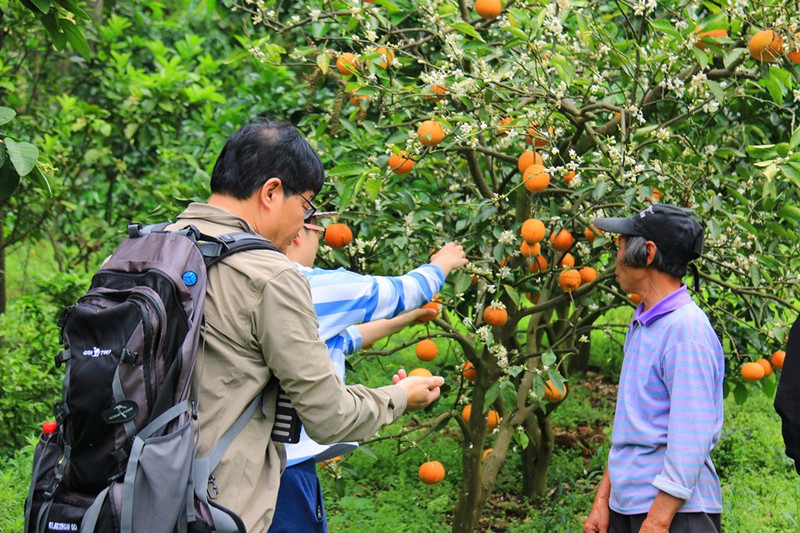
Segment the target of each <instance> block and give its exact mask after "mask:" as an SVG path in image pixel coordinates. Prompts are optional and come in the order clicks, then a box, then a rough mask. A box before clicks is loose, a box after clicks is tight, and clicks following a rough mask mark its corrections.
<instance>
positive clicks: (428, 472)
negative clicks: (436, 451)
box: [417, 461, 445, 485]
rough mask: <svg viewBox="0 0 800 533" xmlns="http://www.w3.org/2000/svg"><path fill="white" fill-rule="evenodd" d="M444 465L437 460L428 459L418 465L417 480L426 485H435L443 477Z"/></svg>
mask: <svg viewBox="0 0 800 533" xmlns="http://www.w3.org/2000/svg"><path fill="white" fill-rule="evenodd" d="M444 474H445V471H444V465H442V463H440V462H439V461H428V462H426V463H422V464H421V465H420V467H419V472H418V473H417V475H418V476H419V480H420V481H422V482H423V483H426V484H428V485H435V484H436V483H439V482H440V481H441V480H443V479H444Z"/></svg>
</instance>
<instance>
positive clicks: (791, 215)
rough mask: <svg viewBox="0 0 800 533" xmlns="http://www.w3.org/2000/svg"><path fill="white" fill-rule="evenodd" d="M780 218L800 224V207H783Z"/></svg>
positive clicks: (780, 210) (779, 211)
mask: <svg viewBox="0 0 800 533" xmlns="http://www.w3.org/2000/svg"><path fill="white" fill-rule="evenodd" d="M778 216H779V217H781V218H783V219H786V220H790V221H792V222H794V223H795V224H797V223H800V207H797V206H795V205H791V204H786V205H783V206H781V208H780V209H779V210H778Z"/></svg>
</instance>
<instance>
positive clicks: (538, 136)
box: [525, 122, 553, 148]
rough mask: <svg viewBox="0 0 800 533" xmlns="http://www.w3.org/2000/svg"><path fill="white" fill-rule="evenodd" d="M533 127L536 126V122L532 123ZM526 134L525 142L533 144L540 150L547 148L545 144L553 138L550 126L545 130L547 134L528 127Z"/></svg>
mask: <svg viewBox="0 0 800 533" xmlns="http://www.w3.org/2000/svg"><path fill="white" fill-rule="evenodd" d="M533 126H537V124H536V122H534V123H533ZM526 132H527V133H528V134H527V135H526V136H525V141H526V142H527V143H528V144H533V145H534V146H535V147H537V148H542V147H543V146H547V143H548V142H550V141H549V140H548V139H550V138H551V137H552V136H553V127H552V126H550V127H548V128H547V132H548V133H547V134H544V133H542V132H541V131H540V130H538V129H537V128H535V127H530V128H528V129H527V130H526Z"/></svg>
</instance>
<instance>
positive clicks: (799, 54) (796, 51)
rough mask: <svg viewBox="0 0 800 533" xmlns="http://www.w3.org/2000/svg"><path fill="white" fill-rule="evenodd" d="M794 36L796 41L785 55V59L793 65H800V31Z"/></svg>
mask: <svg viewBox="0 0 800 533" xmlns="http://www.w3.org/2000/svg"><path fill="white" fill-rule="evenodd" d="M794 36H795V39H796V40H795V44H794V45H793V46H792V49H791V50H790V51H789V53H787V54H786V57H788V58H789V61H791V62H792V63H794V64H795V65H800V31H799V32H797V33H795V34H794Z"/></svg>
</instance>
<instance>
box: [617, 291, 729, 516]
mask: <svg viewBox="0 0 800 533" xmlns="http://www.w3.org/2000/svg"><path fill="white" fill-rule="evenodd" d="M724 375H725V358H724V356H723V353H722V346H721V345H720V342H719V339H718V338H717V335H716V333H715V332H714V329H713V328H712V327H711V324H710V323H709V321H708V317H707V316H706V315H705V313H703V311H702V310H701V309H700V308H699V307H698V306H697V305H696V304H695V303H694V302H693V301H692V299H691V297H690V296H689V294H688V292H687V289H686V285H683V286H681V288H680V289H678V290H677V291H675V292H674V293H672V294H671V295H669V296H667V297H666V298H664V299H663V300H661V301H660V302H658V303H657V304H656V305H654V306H653V307H652V308H650V309H649V310H647V311H644V306H643V305H640V306H639V308H638V309H636V312H635V313H634V315H633V320H632V321H631V324H630V326H629V328H628V335H627V337H626V338H625V358H624V360H623V363H622V373H621V375H620V380H619V382H620V385H619V392H618V394H617V408H616V414H615V417H614V430H613V433H612V437H611V451H610V452H609V455H608V473H609V476H610V479H611V498H610V501H609V506H610V507H611V509H613V510H614V511H616V512H618V513H622V514H628V515H630V514H639V513H646V512H648V511H649V510H650V506H651V505H652V504H653V500H654V499H655V497H656V496H657V495H658V491H659V490H662V491H664V492H666V493H668V494H670V495H672V496H675V497H676V498H679V499H682V500H685V501H684V504H683V506H682V507H681V509H680V512H686V513H689V512H706V513H721V512H722V493H721V490H720V483H719V477H718V476H717V472H716V470H715V469H714V465H713V463H712V462H711V457H710V454H711V450H712V449H713V448H714V446H715V445H716V443H717V441H718V440H719V436H720V432H721V431H722V421H723V403H722V380H723V377H724Z"/></svg>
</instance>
